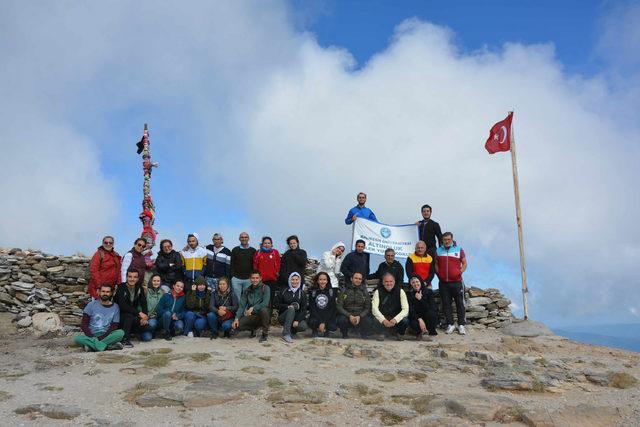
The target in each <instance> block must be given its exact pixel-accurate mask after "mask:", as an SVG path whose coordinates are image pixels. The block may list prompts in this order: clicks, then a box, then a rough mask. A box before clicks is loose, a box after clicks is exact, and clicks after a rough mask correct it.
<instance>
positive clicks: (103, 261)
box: [87, 236, 122, 299]
mask: <svg viewBox="0 0 640 427" xmlns="http://www.w3.org/2000/svg"><path fill="white" fill-rule="evenodd" d="M113 243H114V240H113V237H111V236H104V237H103V238H102V246H100V247H99V248H98V250H97V251H96V253H95V254H93V257H92V258H91V263H90V264H89V271H90V272H91V279H90V280H89V286H88V287H87V293H88V294H89V295H91V297H92V298H93V299H100V295H99V294H100V288H101V287H102V285H103V284H107V285H111V286H112V287H113V289H115V287H116V286H117V285H118V284H119V283H120V266H121V265H122V258H121V257H120V255H118V252H116V251H115V249H114V248H113Z"/></svg>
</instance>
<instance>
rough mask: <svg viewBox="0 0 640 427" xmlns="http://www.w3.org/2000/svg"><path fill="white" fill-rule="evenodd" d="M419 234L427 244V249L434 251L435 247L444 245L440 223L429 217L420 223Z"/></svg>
mask: <svg viewBox="0 0 640 427" xmlns="http://www.w3.org/2000/svg"><path fill="white" fill-rule="evenodd" d="M418 236H419V237H420V240H422V241H423V242H425V243H426V244H427V249H430V251H429V252H432V251H433V250H434V249H435V248H437V247H438V246H441V245H442V231H441V230H440V224H438V223H437V222H435V221H434V220H432V219H431V218H429V219H423V220H422V221H420V224H419V225H418Z"/></svg>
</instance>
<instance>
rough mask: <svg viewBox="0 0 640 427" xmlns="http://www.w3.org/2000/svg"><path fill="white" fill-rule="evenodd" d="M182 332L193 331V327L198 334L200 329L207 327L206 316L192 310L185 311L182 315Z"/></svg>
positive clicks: (200, 331)
mask: <svg viewBox="0 0 640 427" xmlns="http://www.w3.org/2000/svg"><path fill="white" fill-rule="evenodd" d="M184 323H185V325H184V333H185V334H188V333H189V332H193V330H194V328H195V331H196V333H195V334H196V335H197V336H200V334H201V333H202V331H204V330H205V329H207V317H206V316H203V315H202V314H200V313H194V312H193V311H187V312H186V313H185V315H184Z"/></svg>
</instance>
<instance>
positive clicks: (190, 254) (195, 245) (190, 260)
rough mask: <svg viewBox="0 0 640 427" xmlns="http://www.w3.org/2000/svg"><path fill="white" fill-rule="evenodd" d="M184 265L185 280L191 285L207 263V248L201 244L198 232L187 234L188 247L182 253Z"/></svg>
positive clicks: (200, 274)
mask: <svg viewBox="0 0 640 427" xmlns="http://www.w3.org/2000/svg"><path fill="white" fill-rule="evenodd" d="M180 255H182V263H183V265H184V280H185V282H186V283H187V284H188V285H189V286H191V285H192V284H193V283H194V282H195V281H196V279H197V278H198V277H200V276H202V275H203V273H204V269H205V265H206V263H207V250H206V249H205V248H203V247H202V246H199V242H198V234H197V233H191V234H189V235H188V236H187V247H186V248H185V249H184V250H183V251H182V252H181V253H180Z"/></svg>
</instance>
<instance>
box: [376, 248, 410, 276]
mask: <svg viewBox="0 0 640 427" xmlns="http://www.w3.org/2000/svg"><path fill="white" fill-rule="evenodd" d="M386 273H391V274H393V277H394V278H395V279H396V283H399V284H402V283H403V282H404V268H402V264H400V263H399V262H398V261H396V251H394V250H393V249H392V248H387V250H385V251H384V261H382V262H381V263H380V265H379V266H378V270H376V272H375V273H373V275H372V276H373V278H376V279H378V280H380V281H382V276H384V275H385V274H386Z"/></svg>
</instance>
